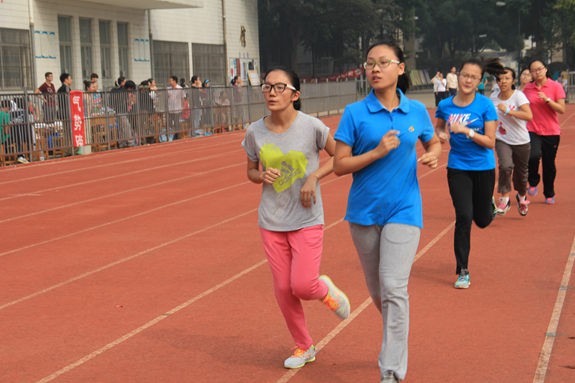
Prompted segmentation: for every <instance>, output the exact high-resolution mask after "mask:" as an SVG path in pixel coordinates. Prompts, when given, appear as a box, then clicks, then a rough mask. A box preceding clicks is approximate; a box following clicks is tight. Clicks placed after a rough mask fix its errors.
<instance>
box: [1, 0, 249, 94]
mask: <svg viewBox="0 0 575 383" xmlns="http://www.w3.org/2000/svg"><path fill="white" fill-rule="evenodd" d="M248 70H255V71H258V72H259V43H258V19H257V0H83V1H70V0H3V2H2V3H0V91H3V92H9V91H14V90H21V89H22V87H24V86H25V87H26V88H27V89H31V90H33V89H36V88H37V87H38V86H39V85H40V84H42V83H43V82H44V73H46V72H52V73H53V74H54V83H55V85H56V87H58V86H59V85H60V82H59V80H58V78H59V76H60V74H61V73H69V74H70V75H72V78H73V80H74V83H73V86H72V88H73V89H82V80H89V79H90V76H91V74H92V73H96V74H98V76H99V80H98V84H99V87H100V89H102V88H103V86H108V87H110V86H113V84H114V81H115V80H116V79H117V78H118V77H120V76H121V77H125V78H127V79H130V80H133V81H134V82H136V83H139V82H141V81H142V80H146V79H148V78H154V79H155V80H156V84H157V85H158V86H163V85H164V84H167V82H168V78H169V77H170V76H177V77H178V78H184V79H185V81H186V83H187V84H189V82H190V78H191V76H192V75H194V74H197V75H199V76H200V77H201V79H202V80H204V79H210V82H211V83H212V85H224V84H229V81H230V79H231V78H232V76H233V75H236V74H238V75H241V76H242V77H243V78H244V79H245V80H247V71H248Z"/></svg>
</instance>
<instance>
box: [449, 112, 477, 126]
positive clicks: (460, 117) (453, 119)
mask: <svg viewBox="0 0 575 383" xmlns="http://www.w3.org/2000/svg"><path fill="white" fill-rule="evenodd" d="M469 117H471V114H450V115H449V119H448V120H447V125H453V124H460V125H463V126H467V125H469V124H471V123H473V122H475V121H477V120H479V119H478V118H476V119H475V120H471V121H469Z"/></svg>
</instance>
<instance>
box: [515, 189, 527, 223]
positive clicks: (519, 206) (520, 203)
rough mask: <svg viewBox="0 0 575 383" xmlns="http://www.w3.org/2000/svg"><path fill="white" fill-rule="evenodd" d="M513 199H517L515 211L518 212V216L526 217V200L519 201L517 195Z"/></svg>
mask: <svg viewBox="0 0 575 383" xmlns="http://www.w3.org/2000/svg"><path fill="white" fill-rule="evenodd" d="M515 199H517V210H518V211H519V214H521V215H522V216H524V217H525V216H526V215H527V211H528V210H529V209H528V208H527V205H529V201H527V198H526V199H525V200H524V201H521V198H520V197H519V193H517V194H516V195H515Z"/></svg>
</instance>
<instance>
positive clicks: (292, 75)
mask: <svg viewBox="0 0 575 383" xmlns="http://www.w3.org/2000/svg"><path fill="white" fill-rule="evenodd" d="M276 70H279V71H282V72H284V73H285V74H286V76H288V78H289V81H290V85H291V86H293V87H294V88H295V89H296V91H298V92H299V91H300V82H299V76H298V75H297V73H296V72H294V71H293V70H291V69H288V68H284V67H277V68H273V69H272V70H270V71H268V72H267V73H266V75H265V77H264V83H265V82H266V78H267V77H268V74H270V73H271V72H274V71H276ZM293 108H294V109H295V110H300V109H301V100H300V99H299V98H298V99H297V100H295V101H294V102H293Z"/></svg>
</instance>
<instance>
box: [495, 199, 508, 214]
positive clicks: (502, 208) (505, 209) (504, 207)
mask: <svg viewBox="0 0 575 383" xmlns="http://www.w3.org/2000/svg"><path fill="white" fill-rule="evenodd" d="M504 201H505V199H504V198H501V197H499V206H497V214H499V215H505V213H507V212H508V211H509V209H511V201H510V200H509V199H508V200H507V203H505V202H504Z"/></svg>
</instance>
